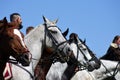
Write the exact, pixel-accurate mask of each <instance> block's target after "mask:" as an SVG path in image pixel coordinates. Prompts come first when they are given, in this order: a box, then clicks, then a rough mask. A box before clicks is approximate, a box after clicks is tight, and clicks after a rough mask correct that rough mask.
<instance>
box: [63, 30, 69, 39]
mask: <svg viewBox="0 0 120 80" xmlns="http://www.w3.org/2000/svg"><path fill="white" fill-rule="evenodd" d="M68 32H69V28H67V30H66V31H65V32H63V33H62V34H63V36H64V37H66V36H67V34H68Z"/></svg>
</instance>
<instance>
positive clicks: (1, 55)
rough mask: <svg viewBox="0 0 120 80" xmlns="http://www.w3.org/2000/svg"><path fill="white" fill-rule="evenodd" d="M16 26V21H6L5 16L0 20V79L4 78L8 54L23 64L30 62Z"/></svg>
mask: <svg viewBox="0 0 120 80" xmlns="http://www.w3.org/2000/svg"><path fill="white" fill-rule="evenodd" d="M16 26H17V23H13V22H11V23H8V22H7V19H6V18H4V19H3V20H0V80H4V78H3V71H4V69H5V65H6V62H7V61H8V60H9V57H10V56H13V57H14V58H15V59H16V60H17V61H18V62H20V63H21V64H22V65H23V66H28V65H29V63H30V61H29V54H28V53H29V51H28V49H27V47H26V46H25V44H24V41H23V36H22V34H21V32H20V31H19V30H18V29H17V28H16Z"/></svg>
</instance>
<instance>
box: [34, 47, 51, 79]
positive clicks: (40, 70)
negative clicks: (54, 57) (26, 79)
mask: <svg viewBox="0 0 120 80" xmlns="http://www.w3.org/2000/svg"><path fill="white" fill-rule="evenodd" d="M51 54H52V52H51V50H50V49H45V50H44V51H43V54H42V56H41V59H40V61H39V63H38V65H37V66H36V69H35V75H36V77H37V79H39V80H45V79H46V75H47V73H48V71H49V69H50V67H51V65H52V61H51V60H49V57H50V55H51Z"/></svg>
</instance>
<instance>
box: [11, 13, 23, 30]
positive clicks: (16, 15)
mask: <svg viewBox="0 0 120 80" xmlns="http://www.w3.org/2000/svg"><path fill="white" fill-rule="evenodd" d="M10 21H11V22H17V23H18V29H19V30H20V29H22V28H23V25H22V19H21V15H20V14H19V13H12V14H11V15H10Z"/></svg>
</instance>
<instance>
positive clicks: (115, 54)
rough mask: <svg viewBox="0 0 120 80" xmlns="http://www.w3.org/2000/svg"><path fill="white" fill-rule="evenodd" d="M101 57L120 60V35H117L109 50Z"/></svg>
mask: <svg viewBox="0 0 120 80" xmlns="http://www.w3.org/2000/svg"><path fill="white" fill-rule="evenodd" d="M101 59H107V60H114V61H120V36H119V35H116V36H115V37H114V39H113V41H112V43H111V45H110V47H109V49H108V51H107V53H106V54H105V55H104V56H103V57H101Z"/></svg>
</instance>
